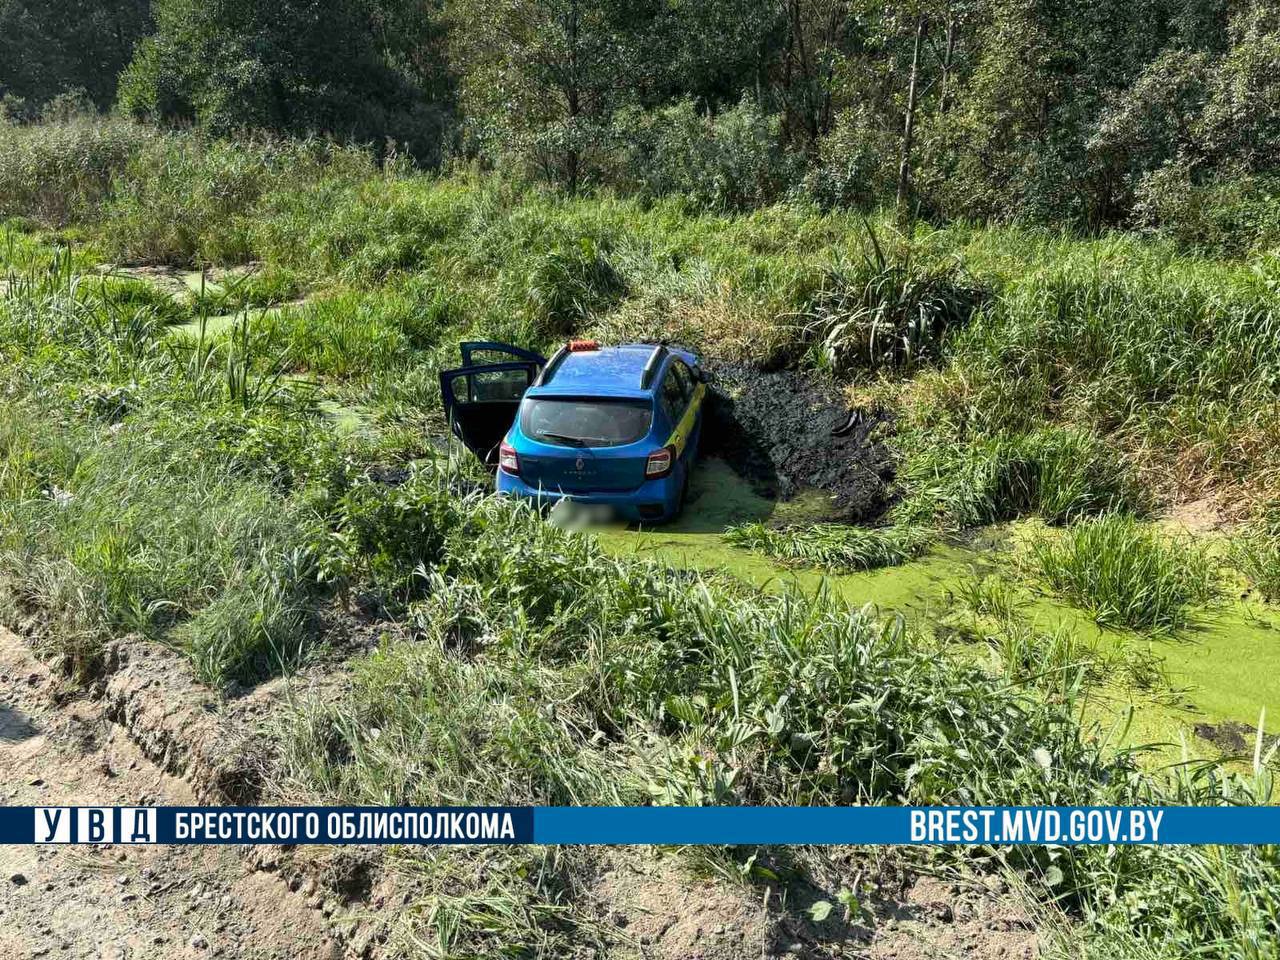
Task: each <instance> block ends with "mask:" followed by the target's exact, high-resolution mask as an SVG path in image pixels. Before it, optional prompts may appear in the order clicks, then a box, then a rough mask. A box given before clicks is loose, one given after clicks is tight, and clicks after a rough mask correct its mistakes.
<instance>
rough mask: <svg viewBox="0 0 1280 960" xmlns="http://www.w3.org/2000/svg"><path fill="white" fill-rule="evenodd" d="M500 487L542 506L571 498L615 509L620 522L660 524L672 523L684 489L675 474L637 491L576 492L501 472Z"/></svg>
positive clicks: (508, 494) (503, 491) (552, 504)
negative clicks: (539, 486) (533, 483)
mask: <svg viewBox="0 0 1280 960" xmlns="http://www.w3.org/2000/svg"><path fill="white" fill-rule="evenodd" d="M496 487H497V491H498V493H500V494H505V495H506V496H512V497H521V498H523V499H525V500H532V501H534V502H536V503H537V504H538V505H539V506H547V507H551V506H555V504H557V503H559V502H560V501H561V500H566V499H567V500H572V501H574V502H575V503H585V504H594V505H598V506H605V507H611V508H612V509H613V511H614V513H615V514H616V515H617V516H618V517H619V518H620V519H623V520H629V521H633V522H635V521H641V522H644V523H658V522H661V521H663V520H670V519H672V518H673V517H674V516H675V513H676V508H677V507H678V506H679V504H680V486H679V483H678V481H677V478H676V473H675V472H672V473H670V474H668V475H667V476H665V477H660V478H659V479H657V480H646V481H645V482H644V483H642V484H641V485H640V486H639V487H637V488H636V489H634V490H617V491H613V490H609V491H603V490H599V491H594V492H590V493H573V492H565V491H561V490H548V489H545V488H538V487H531V486H530V485H529V484H527V483H525V482H524V481H523V480H521V479H520V478H519V477H513V476H512V475H511V474H509V473H507V472H506V471H505V470H499V471H498V477H497V481H496Z"/></svg>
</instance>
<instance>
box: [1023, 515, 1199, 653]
mask: <svg viewBox="0 0 1280 960" xmlns="http://www.w3.org/2000/svg"><path fill="white" fill-rule="evenodd" d="M1033 556H1034V558H1035V562H1036V563H1037V565H1038V567H1039V570H1040V574H1041V576H1043V577H1044V579H1045V582H1046V583H1047V584H1048V585H1049V586H1050V588H1051V589H1053V590H1055V591H1057V592H1058V593H1061V594H1062V595H1063V596H1064V597H1066V598H1067V599H1068V600H1071V601H1072V602H1073V603H1076V604H1079V605H1080V606H1082V607H1084V608H1085V609H1086V610H1088V611H1090V612H1091V613H1092V614H1093V615H1094V619H1096V620H1097V621H1098V623H1100V624H1103V625H1105V626H1126V627H1133V628H1135V629H1140V630H1156V631H1168V630H1175V629H1177V628H1178V627H1181V626H1184V625H1186V623H1187V621H1188V618H1189V616H1190V613H1191V610H1192V608H1193V607H1194V606H1195V605H1197V604H1201V603H1204V602H1206V601H1208V600H1210V599H1211V598H1212V597H1213V596H1214V595H1215V594H1216V593H1217V582H1216V581H1217V568H1216V565H1215V563H1214V561H1213V559H1212V558H1211V557H1210V555H1209V554H1208V552H1207V551H1206V549H1205V547H1204V546H1203V545H1201V544H1199V543H1196V542H1194V541H1192V540H1191V539H1190V538H1179V537H1173V536H1167V535H1164V534H1161V533H1159V532H1157V531H1156V530H1153V529H1152V528H1151V527H1149V526H1145V525H1143V524H1140V523H1139V522H1137V521H1135V520H1133V519H1132V518H1129V517H1125V516H1121V515H1117V514H1113V515H1110V516H1106V517H1100V518H1098V519H1096V520H1088V521H1084V522H1081V523H1078V524H1076V525H1075V526H1073V527H1071V528H1070V529H1068V530H1067V531H1065V533H1064V534H1063V536H1062V537H1061V538H1046V539H1042V540H1040V541H1038V542H1037V543H1036V544H1035V545H1034V547H1033Z"/></svg>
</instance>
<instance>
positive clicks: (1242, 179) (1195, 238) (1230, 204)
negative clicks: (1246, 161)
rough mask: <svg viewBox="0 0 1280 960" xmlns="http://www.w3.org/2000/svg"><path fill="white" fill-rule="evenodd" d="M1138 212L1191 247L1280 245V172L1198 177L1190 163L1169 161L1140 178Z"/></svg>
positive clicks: (1224, 249) (1219, 249) (1213, 250)
mask: <svg viewBox="0 0 1280 960" xmlns="http://www.w3.org/2000/svg"><path fill="white" fill-rule="evenodd" d="M1135 216H1136V219H1137V220H1138V222H1139V223H1141V224H1143V225H1144V226H1148V227H1151V228H1153V229H1155V230H1158V231H1160V232H1161V233H1163V234H1165V235H1167V236H1170V237H1172V238H1173V239H1174V240H1175V241H1176V242H1177V243H1178V244H1179V245H1181V246H1183V247H1186V248H1189V249H1191V250H1195V251H1198V252H1200V253H1206V254H1213V255H1218V256H1248V255H1249V254H1251V253H1256V252H1260V251H1265V250H1268V249H1272V248H1274V247H1276V246H1277V245H1280V178H1278V177H1275V176H1241V175H1237V176H1233V177H1228V178H1222V179H1220V180H1214V181H1209V182H1207V183H1197V182H1193V181H1192V180H1191V178H1190V176H1189V174H1188V173H1187V172H1186V164H1185V163H1177V164H1174V163H1170V164H1169V165H1167V166H1165V167H1162V168H1160V169H1159V170H1156V171H1154V172H1152V173H1150V174H1148V175H1147V176H1146V177H1144V178H1143V180H1142V181H1141V183H1140V184H1139V186H1138V196H1137V202H1136V204H1135Z"/></svg>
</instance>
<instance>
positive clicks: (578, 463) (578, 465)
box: [573, 457, 586, 470]
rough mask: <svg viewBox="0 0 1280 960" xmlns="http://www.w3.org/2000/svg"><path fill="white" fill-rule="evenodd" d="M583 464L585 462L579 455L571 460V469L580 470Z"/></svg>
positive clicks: (584, 464)
mask: <svg viewBox="0 0 1280 960" xmlns="http://www.w3.org/2000/svg"><path fill="white" fill-rule="evenodd" d="M585 466H586V463H584V462H583V459H582V458H581V457H579V458H578V459H577V460H575V461H574V462H573V469H575V470H581V469H582V468H583V467H585Z"/></svg>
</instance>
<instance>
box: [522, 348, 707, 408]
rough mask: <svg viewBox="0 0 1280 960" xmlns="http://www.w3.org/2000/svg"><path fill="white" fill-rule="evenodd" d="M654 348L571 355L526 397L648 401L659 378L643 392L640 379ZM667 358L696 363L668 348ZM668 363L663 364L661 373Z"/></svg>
mask: <svg viewBox="0 0 1280 960" xmlns="http://www.w3.org/2000/svg"><path fill="white" fill-rule="evenodd" d="M656 348H657V344H653V343H624V344H619V345H618V346H614V347H600V348H598V349H595V350H581V351H573V352H571V353H568V354H566V355H565V356H564V359H562V360H561V361H560V362H559V363H557V364H556V365H555V368H554V369H553V370H552V371H551V378H550V379H549V380H548V381H547V382H546V383H544V384H542V385H540V386H536V387H531V388H530V389H529V391H528V393H527V394H526V396H538V397H582V396H589V397H625V398H632V399H647V398H649V397H652V396H653V395H654V392H655V391H656V390H657V386H658V384H659V383H660V382H661V377H654V378H653V382H652V385H651V386H650V387H648V388H647V389H642V388H641V386H640V379H641V376H642V374H643V373H644V368H645V366H646V365H647V364H648V363H649V358H650V357H652V356H653V351H654V350H655V349H656ZM667 349H668V353H669V357H679V358H680V359H681V360H683V361H684V362H685V363H687V364H693V363H695V362H696V359H695V358H694V356H693V354H691V353H688V352H687V351H684V350H680V349H678V348H671V347H668V348H667ZM668 363H670V359H669V358H668V359H665V360H664V361H663V369H665V368H666V365H667V364H668Z"/></svg>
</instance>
